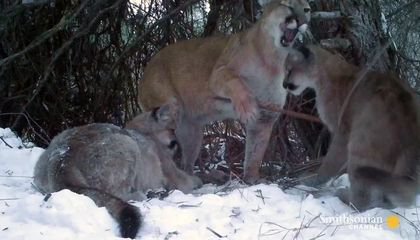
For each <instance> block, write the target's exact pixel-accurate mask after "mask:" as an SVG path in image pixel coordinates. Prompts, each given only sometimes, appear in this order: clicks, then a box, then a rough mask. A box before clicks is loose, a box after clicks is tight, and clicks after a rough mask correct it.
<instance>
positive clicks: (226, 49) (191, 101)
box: [139, 0, 310, 183]
mask: <svg viewBox="0 0 420 240" xmlns="http://www.w3.org/2000/svg"><path fill="white" fill-rule="evenodd" d="M260 3H261V4H262V5H263V7H264V8H263V15H262V17H261V19H259V21H258V22H257V23H256V24H255V25H254V26H253V27H251V28H250V29H248V30H246V31H244V32H241V33H238V34H234V35H231V36H226V37H208V38H201V39H191V40H186V41H180V42H178V43H175V44H172V45H170V46H168V47H166V48H164V49H163V50H161V51H160V52H159V53H158V54H156V56H154V58H153V59H152V60H151V61H150V62H149V63H148V66H147V68H146V70H145V73H144V79H143V80H142V81H141V82H140V90H139V103H140V104H141V106H142V108H143V109H145V110H150V109H153V108H154V107H156V106H159V105H161V104H162V103H164V102H165V101H167V99H168V98H171V97H175V98H176V99H178V100H179V101H180V102H181V105H182V111H181V114H180V118H179V122H178V125H177V129H176V135H177V138H178V140H179V143H180V146H181V149H182V156H183V160H182V163H183V168H184V169H185V170H186V171H187V172H188V173H192V172H193V167H194V163H195V161H196V159H197V157H198V154H199V151H200V146H201V143H202V139H203V126H204V125H205V124H207V123H210V122H212V121H218V120H224V119H228V118H232V119H239V120H240V121H241V122H242V123H244V124H246V133H247V137H246V146H245V163H244V180H245V181H246V182H249V183H253V182H255V181H257V180H258V179H259V178H260V176H259V168H260V165H261V163H262V159H263V156H264V153H265V150H266V148H267V144H268V141H269V139H270V134H271V130H272V127H273V124H274V122H275V121H276V119H277V118H278V116H279V114H278V113H275V112H269V111H264V110H262V109H259V108H258V104H259V103H267V104H273V105H277V106H279V107H282V106H283V105H284V103H285V100H286V95H287V94H286V91H285V90H284V89H283V87H282V83H283V78H284V76H285V70H284V64H285V60H286V57H287V55H288V54H289V52H290V51H292V47H291V46H292V45H293V42H294V40H295V37H296V35H297V34H298V32H304V31H305V30H306V29H307V27H308V22H309V19H310V7H309V4H308V3H307V2H306V0H271V1H260Z"/></svg>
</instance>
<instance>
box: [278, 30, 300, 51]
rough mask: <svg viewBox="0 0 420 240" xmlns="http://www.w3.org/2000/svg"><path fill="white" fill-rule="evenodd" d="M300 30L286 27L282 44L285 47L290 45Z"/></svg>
mask: <svg viewBox="0 0 420 240" xmlns="http://www.w3.org/2000/svg"><path fill="white" fill-rule="evenodd" d="M298 32H299V30H298V29H297V28H295V29H288V28H286V29H285V30H284V32H283V37H282V38H281V45H283V47H288V46H289V45H290V44H291V43H293V41H294V40H295V37H296V35H297V33H298Z"/></svg>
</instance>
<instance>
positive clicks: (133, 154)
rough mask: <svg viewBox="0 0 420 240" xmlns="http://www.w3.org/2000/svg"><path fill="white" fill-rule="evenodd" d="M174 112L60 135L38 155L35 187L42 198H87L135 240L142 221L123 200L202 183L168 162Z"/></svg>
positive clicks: (173, 108) (163, 111)
mask: <svg viewBox="0 0 420 240" xmlns="http://www.w3.org/2000/svg"><path fill="white" fill-rule="evenodd" d="M177 109H178V105H177V104H176V102H172V103H169V104H167V105H165V106H162V107H161V108H159V109H155V110H154V111H152V112H146V113H143V114H140V115H139V116H137V117H136V118H134V119H133V120H132V121H131V122H129V123H128V124H127V127H126V128H125V129H122V128H119V127H117V126H115V125H112V124H106V123H93V124H88V125H84V126H80V127H75V128H72V129H68V130H65V131H64V132H62V133H61V134H59V135H57V136H56V137H55V138H54V139H53V140H52V142H51V144H50V145H49V147H48V148H47V149H46V150H45V152H44V153H43V154H42V155H41V156H40V158H39V160H38V162H37V164H36V166H35V172H34V183H35V185H36V186H37V187H38V188H39V189H40V190H41V191H43V192H44V193H51V192H55V191H59V190H62V189H70V190H72V191H74V192H77V193H80V194H84V195H87V196H89V197H90V198H92V199H93V200H94V202H95V203H96V204H97V205H98V206H105V207H106V208H107V210H108V211H109V213H110V214H111V215H112V216H113V217H114V218H115V219H116V220H117V222H118V223H119V225H120V231H121V235H122V237H130V238H135V236H136V235H137V232H138V229H139V227H140V224H141V218H140V213H139V211H138V209H137V208H136V207H134V206H132V205H130V204H128V203H127V201H128V200H143V199H144V196H145V195H144V193H145V191H147V190H153V189H159V188H167V189H175V188H177V189H180V190H181V191H183V192H185V193H188V192H190V191H191V190H192V189H193V188H195V187H197V186H199V185H200V184H201V182H200V180H199V179H198V178H197V177H194V176H190V175H188V174H186V173H185V172H183V171H182V170H179V169H178V168H177V167H176V166H175V164H174V162H173V155H174V151H175V148H174V144H173V141H175V135H174V133H173V129H171V128H173V127H174V118H176V116H177V111H178V110H177Z"/></svg>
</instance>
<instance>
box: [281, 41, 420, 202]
mask: <svg viewBox="0 0 420 240" xmlns="http://www.w3.org/2000/svg"><path fill="white" fill-rule="evenodd" d="M303 50H304V51H303V52H305V55H306V57H304V56H303V55H290V57H289V59H288V63H287V65H288V69H290V70H291V72H290V74H289V77H288V78H287V79H286V81H285V83H284V86H285V87H286V88H288V89H289V90H290V91H291V92H292V93H294V94H300V93H301V92H302V91H303V90H304V89H305V88H308V87H309V88H313V89H314V90H315V92H316V95H317V97H316V106H317V109H318V113H319V117H320V118H321V120H322V121H323V123H325V125H326V126H327V127H328V129H329V130H330V132H331V133H332V141H331V144H330V147H329V150H328V153H327V154H326V156H325V157H324V158H323V161H322V165H321V167H320V169H319V172H318V176H317V178H316V179H315V180H314V181H312V184H319V183H323V182H325V181H326V180H328V179H330V178H331V177H334V176H336V175H337V174H339V173H340V169H341V168H342V167H343V166H344V167H345V169H346V170H347V172H348V174H349V177H350V183H351V187H350V191H349V192H348V193H347V192H345V191H340V192H339V196H340V197H341V198H342V199H343V200H344V201H347V202H351V203H352V204H353V205H354V206H356V207H357V208H358V209H359V210H365V209H369V208H373V207H385V208H393V207H397V206H402V207H406V206H409V205H410V204H412V203H413V202H414V200H415V196H416V193H417V186H418V179H419V176H418V175H419V170H420V168H419V166H420V165H419V164H420V114H419V110H420V109H419V107H420V105H419V99H417V96H416V94H415V93H413V91H412V90H411V89H410V88H409V87H408V86H407V84H406V83H405V82H403V80H401V79H399V78H398V77H396V76H395V75H394V74H393V73H390V72H386V73H380V72H377V71H368V72H367V74H366V75H365V76H364V78H362V80H361V81H360V83H359V84H358V85H357V86H356V87H355V90H354V92H353V93H352V95H351V96H350V97H349V102H348V105H347V106H346V107H345V108H344V109H342V108H343V104H344V102H345V100H346V98H347V97H348V95H349V92H350V90H351V89H352V88H353V86H354V85H355V83H356V82H357V81H358V79H359V78H360V76H361V75H362V74H361V73H362V71H363V69H362V68H359V67H356V66H354V65H352V64H349V63H347V62H346V61H345V60H344V58H343V57H341V56H340V55H338V54H333V53H330V52H329V51H327V50H324V49H322V48H320V47H317V46H309V47H308V48H307V49H306V50H305V49H303ZM341 112H342V113H343V114H342V118H341V120H340V122H339V117H340V113H341Z"/></svg>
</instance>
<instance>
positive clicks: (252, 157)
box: [244, 111, 279, 183]
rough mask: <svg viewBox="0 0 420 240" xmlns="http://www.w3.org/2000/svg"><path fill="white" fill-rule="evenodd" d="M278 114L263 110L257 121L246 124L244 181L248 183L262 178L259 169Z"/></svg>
mask: <svg viewBox="0 0 420 240" xmlns="http://www.w3.org/2000/svg"><path fill="white" fill-rule="evenodd" d="M278 116H279V114H278V113H273V112H267V111H261V112H260V116H259V118H258V119H257V120H256V121H255V122H251V123H249V124H247V125H246V145H245V162H244V181H245V182H247V183H255V182H257V181H258V180H259V179H260V172H259V170H260V167H261V164H262V160H263V157H264V154H265V151H266V150H267V146H268V143H269V141H270V136H271V132H272V129H273V125H274V123H275V122H276V120H277V118H278Z"/></svg>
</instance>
